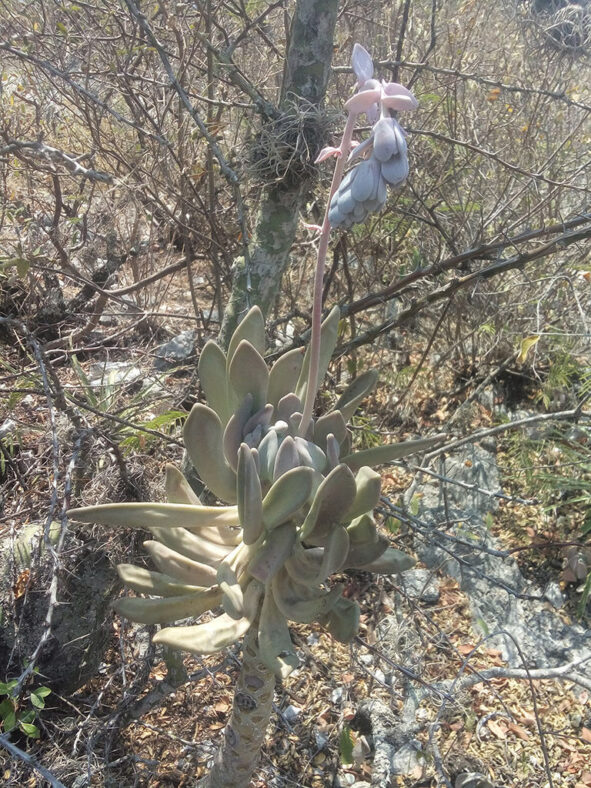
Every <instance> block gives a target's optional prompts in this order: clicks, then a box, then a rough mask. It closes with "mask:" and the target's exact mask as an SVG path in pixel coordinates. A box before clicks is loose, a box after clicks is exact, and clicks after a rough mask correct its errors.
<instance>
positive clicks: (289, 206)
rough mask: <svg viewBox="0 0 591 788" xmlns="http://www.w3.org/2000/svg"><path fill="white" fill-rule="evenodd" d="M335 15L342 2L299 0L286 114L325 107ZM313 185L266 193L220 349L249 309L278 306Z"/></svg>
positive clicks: (296, 180)
mask: <svg viewBox="0 0 591 788" xmlns="http://www.w3.org/2000/svg"><path fill="white" fill-rule="evenodd" d="M337 10H338V0H298V3H297V4H296V8H295V11H294V16H293V22H292V27H291V36H290V41H289V47H288V51H287V61H286V65H285V74H284V79H283V85H282V91H281V111H282V112H289V111H290V108H291V109H292V110H293V107H294V105H295V107H297V106H298V105H301V104H305V105H307V106H313V107H319V106H320V105H321V104H322V102H323V100H324V96H325V94H326V87H327V84H328V78H329V75H330V64H331V58H332V47H333V37H334V28H335V24H336V19H337ZM309 181H310V175H309V173H307V172H306V171H304V172H302V174H301V175H300V176H296V177H289V178H284V179H283V180H282V181H280V182H279V183H277V182H274V183H272V184H269V185H268V186H267V187H266V188H265V189H264V191H263V195H262V198H261V203H260V207H259V210H258V214H257V217H256V220H255V228H254V232H253V237H252V241H251V243H250V245H249V249H248V261H247V263H245V258H244V257H241V258H239V259H238V260H237V261H236V262H235V272H234V281H233V285H232V294H231V297H230V302H229V304H228V306H227V308H226V312H225V314H224V321H223V325H222V331H221V335H220V339H221V341H222V344H225V343H226V342H227V340H228V338H229V337H230V336H231V334H232V331H233V330H234V328H235V327H236V325H237V323H238V322H239V321H240V319H241V317H242V316H243V315H244V314H245V312H246V311H247V310H248V308H249V307H250V306H253V305H254V304H258V305H259V306H260V307H261V309H262V311H263V314H267V313H268V311H269V309H270V307H271V306H272V304H273V302H274V301H275V298H276V296H277V293H278V291H279V286H280V284H281V277H282V275H283V272H284V270H285V268H286V267H287V265H288V263H289V252H290V249H291V247H292V245H293V242H294V239H295V234H296V229H297V224H298V220H299V214H300V209H301V206H302V201H303V195H304V194H305V191H306V186H308V185H309Z"/></svg>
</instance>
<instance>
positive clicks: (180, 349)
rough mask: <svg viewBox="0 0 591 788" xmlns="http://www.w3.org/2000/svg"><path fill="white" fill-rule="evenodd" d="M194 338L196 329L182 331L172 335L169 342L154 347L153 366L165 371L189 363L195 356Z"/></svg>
mask: <svg viewBox="0 0 591 788" xmlns="http://www.w3.org/2000/svg"><path fill="white" fill-rule="evenodd" d="M196 338H197V332H196V331H194V330H189V331H183V332H182V333H181V334H178V335H177V336H176V337H173V338H172V339H171V340H170V342H166V343H165V344H164V345H160V347H159V348H157V349H156V359H155V361H154V368H155V369H157V370H158V371H159V372H165V371H168V370H170V369H174V368H175V367H180V366H183V365H186V364H188V363H190V362H191V361H192V360H194V359H195V358H196V353H195V340H196Z"/></svg>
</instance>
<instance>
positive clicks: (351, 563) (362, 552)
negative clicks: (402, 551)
mask: <svg viewBox="0 0 591 788" xmlns="http://www.w3.org/2000/svg"><path fill="white" fill-rule="evenodd" d="M388 546H389V542H388V539H387V538H386V537H385V536H381V535H379V536H378V538H377V541H376V542H366V543H365V544H356V545H351V547H350V548H349V555H348V556H347V560H346V561H345V567H344V568H346V569H361V568H362V567H365V566H367V564H370V563H372V562H373V561H376V559H378V558H379V557H380V556H381V555H382V554H383V553H385V552H386V550H387V549H388Z"/></svg>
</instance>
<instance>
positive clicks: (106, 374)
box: [88, 361, 144, 389]
mask: <svg viewBox="0 0 591 788" xmlns="http://www.w3.org/2000/svg"><path fill="white" fill-rule="evenodd" d="M143 376H144V373H143V372H142V370H141V369H140V368H139V367H138V366H136V365H135V364H130V363H129V362H128V361H105V362H102V363H100V364H91V365H90V374H89V376H88V380H89V383H90V385H91V386H92V387H93V388H104V389H107V388H108V387H109V386H120V385H124V384H126V385H129V384H130V383H135V382H136V381H138V380H140V379H141V378H143Z"/></svg>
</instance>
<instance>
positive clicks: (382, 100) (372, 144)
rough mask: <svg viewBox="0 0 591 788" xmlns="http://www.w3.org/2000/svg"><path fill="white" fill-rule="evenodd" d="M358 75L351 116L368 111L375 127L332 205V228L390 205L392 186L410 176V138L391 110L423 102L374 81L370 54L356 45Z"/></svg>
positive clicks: (349, 103)
mask: <svg viewBox="0 0 591 788" xmlns="http://www.w3.org/2000/svg"><path fill="white" fill-rule="evenodd" d="M352 66H353V71H354V72H355V74H356V76H357V92H356V93H355V94H354V95H353V96H352V97H351V98H350V99H349V100H348V101H347V102H346V104H345V107H346V108H347V109H348V110H349V112H354V113H362V112H364V113H365V114H366V116H367V119H368V120H369V122H370V123H371V124H372V130H371V133H370V135H369V137H368V138H367V139H365V140H364V141H363V142H361V143H360V144H359V145H357V146H356V147H355V148H354V149H353V151H352V153H351V155H350V157H349V158H350V160H351V161H355V160H358V163H357V164H356V165H355V166H354V167H352V169H350V170H349V172H348V173H347V174H346V175H345V177H344V178H343V180H342V182H341V184H340V186H339V188H338V189H337V190H336V192H335V193H334V195H333V197H332V200H331V202H330V209H329V213H328V219H329V221H330V224H331V226H332V227H342V228H347V227H350V226H351V225H352V224H355V223H357V222H363V221H365V219H367V217H368V216H369V214H370V213H373V212H374V211H378V210H380V208H382V207H383V205H384V204H385V202H386V198H387V187H388V186H391V187H397V186H400V185H401V184H402V183H403V181H404V180H406V177H407V175H408V155H407V147H406V138H405V134H404V131H403V130H402V128H401V126H400V124H399V123H398V121H397V120H396V118H394V117H393V116H392V114H391V111H404V110H412V109H416V107H417V106H418V102H417V100H416V98H415V97H414V95H413V94H412V93H411V91H410V90H408V88H405V87H404V85H400V84H398V83H397V82H384V81H382V82H380V81H378V80H377V79H374V78H373V61H372V59H371V56H370V55H369V53H368V52H367V51H366V50H365V49H364V48H363V47H362V46H360V45H359V44H355V47H354V48H353V57H352Z"/></svg>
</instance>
